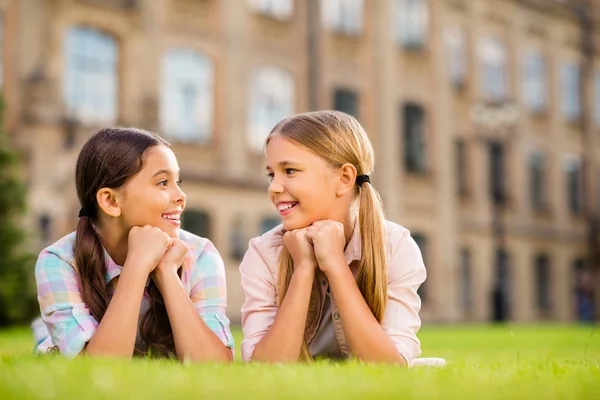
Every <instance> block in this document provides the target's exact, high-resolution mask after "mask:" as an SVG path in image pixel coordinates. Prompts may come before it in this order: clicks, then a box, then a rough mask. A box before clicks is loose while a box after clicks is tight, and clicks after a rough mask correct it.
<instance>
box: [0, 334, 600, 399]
mask: <svg viewBox="0 0 600 400" xmlns="http://www.w3.org/2000/svg"><path fill="white" fill-rule="evenodd" d="M235 335H236V344H237V345H238V349H237V351H236V356H239V354H240V353H239V344H240V342H241V337H240V332H239V331H236V332H235ZM419 336H420V338H421V342H422V343H421V344H422V348H423V356H424V357H443V358H445V359H446V360H447V361H448V363H449V366H448V367H446V368H414V369H402V368H398V367H394V366H385V365H365V364H361V363H358V362H354V361H350V362H346V363H329V362H323V361H321V362H318V363H314V364H311V365H285V366H284V365H258V364H252V365H244V364H242V363H241V362H239V361H238V362H236V363H234V364H232V365H209V364H207V365H181V364H179V363H177V362H175V361H164V360H163V361H157V360H133V361H121V360H109V359H91V358H81V359H76V360H67V359H64V358H61V357H56V356H33V355H31V347H32V341H31V337H30V334H29V330H28V329H24V328H18V329H11V330H6V331H0V399H13V398H14V399H34V398H35V399H40V398H41V399H52V398H62V399H71V398H85V399H96V398H97V399H101V398H102V399H107V398H110V399H113V398H127V399H129V398H140V399H149V398H151V399H154V398H188V399H192V398H194V399H195V398H214V399H230V398H244V399H251V398H257V399H263V398H280V399H296V398H316V397H319V398H343V399H364V398H390V399H392V398H393V399H434V398H441V399H483V398H485V399H506V398H510V399H565V398H568V399H595V398H600V331H597V328H595V327H594V326H563V325H543V326H520V325H519V326H516V325H508V326H483V325H482V326H459V327H446V326H437V327H426V328H423V329H422V331H421V333H420V335H419Z"/></svg>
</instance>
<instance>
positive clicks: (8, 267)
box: [0, 98, 39, 326]
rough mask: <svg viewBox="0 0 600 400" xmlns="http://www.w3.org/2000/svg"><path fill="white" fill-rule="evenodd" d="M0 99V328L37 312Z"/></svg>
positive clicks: (19, 185) (20, 189) (21, 199)
mask: <svg viewBox="0 0 600 400" xmlns="http://www.w3.org/2000/svg"><path fill="white" fill-rule="evenodd" d="M3 111H4V101H3V100H2V99H1V98H0V326H6V325H11V324H18V323H24V322H28V321H30V320H31V318H32V317H33V316H34V315H35V314H36V313H37V312H39V308H38V305H37V300H36V294H35V282H34V262H35V259H34V257H33V255H32V254H30V253H29V252H27V251H26V250H25V249H24V246H23V244H24V240H25V235H26V232H25V231H24V230H23V229H22V228H21V227H20V226H19V220H20V219H22V218H23V215H24V212H25V185H24V184H23V182H22V181H20V180H19V178H18V175H17V173H16V172H17V165H18V164H17V163H18V157H17V152H16V151H14V150H12V149H11V148H10V144H9V140H8V135H6V133H5V132H4V129H3V120H4V119H3V114H4V113H3Z"/></svg>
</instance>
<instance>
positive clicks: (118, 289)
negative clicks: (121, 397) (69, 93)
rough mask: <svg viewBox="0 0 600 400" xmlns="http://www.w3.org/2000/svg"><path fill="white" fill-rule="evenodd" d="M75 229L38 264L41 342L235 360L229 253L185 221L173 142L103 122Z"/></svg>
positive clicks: (116, 353) (103, 352) (82, 180)
mask: <svg viewBox="0 0 600 400" xmlns="http://www.w3.org/2000/svg"><path fill="white" fill-rule="evenodd" d="M75 181H76V186H77V195H78V197H79V201H80V203H81V210H80V212H79V223H78V225H77V231H76V232H73V233H71V234H69V235H67V236H65V237H63V238H62V239H60V240H59V241H58V242H56V243H54V244H53V245H51V246H50V247H48V248H46V249H44V250H43V251H42V252H41V254H40V256H39V258H38V261H37V264H36V268H35V275H36V282H37V290H38V300H39V303H40V309H41V312H42V317H41V319H39V320H37V321H36V322H34V333H35V336H36V340H37V344H36V351H37V352H49V351H53V350H54V351H59V352H60V353H61V354H63V355H65V356H69V357H75V356H77V355H79V354H83V353H85V354H87V355H100V356H113V357H126V358H127V357H131V356H133V355H147V354H151V355H152V356H177V358H179V359H180V360H184V359H185V360H191V361H230V360H231V359H232V356H233V338H232V335H231V332H230V329H229V320H228V319H227V317H226V315H225V312H226V303H227V295H226V286H225V270H224V266H223V261H222V259H221V257H220V255H219V253H218V252H217V250H216V249H215V247H214V246H213V244H212V243H211V242H210V241H209V240H207V239H204V238H200V237H198V236H195V235H193V234H191V233H188V232H185V231H183V230H181V229H180V224H181V222H180V216H181V213H182V212H183V210H184V208H185V201H186V196H185V194H184V193H183V191H182V190H181V187H180V183H181V181H180V180H179V166H178V163H177V159H176V158H175V155H174V153H173V151H172V150H171V148H170V146H169V144H168V143H167V142H166V141H164V140H163V139H161V138H160V137H159V136H157V135H155V134H153V133H150V132H146V131H143V130H138V129H103V130H101V131H99V132H98V133H96V134H95V135H94V136H93V137H92V138H91V139H90V140H89V141H88V142H87V143H86V144H85V145H84V146H83V149H82V150H81V153H80V154H79V158H78V160H77V166H76V177H75Z"/></svg>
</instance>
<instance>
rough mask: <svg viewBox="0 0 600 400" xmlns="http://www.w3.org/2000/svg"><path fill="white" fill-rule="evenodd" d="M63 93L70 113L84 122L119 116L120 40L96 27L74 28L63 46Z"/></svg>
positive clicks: (107, 120)
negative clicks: (118, 62)
mask: <svg viewBox="0 0 600 400" xmlns="http://www.w3.org/2000/svg"><path fill="white" fill-rule="evenodd" d="M64 60H65V70H64V74H63V94H64V99H65V105H66V109H67V113H68V115H69V116H70V117H71V118H75V119H77V120H79V121H81V122H84V123H98V124H100V123H103V124H112V123H114V122H115V121H116V117H117V87H118V82H117V80H118V78H117V44H116V42H115V40H114V39H113V38H112V37H111V36H108V35H106V34H104V33H102V32H100V31H98V30H96V29H92V28H84V27H77V28H71V29H69V31H68V32H67V34H66V40H65V47H64Z"/></svg>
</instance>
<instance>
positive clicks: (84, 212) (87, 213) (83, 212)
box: [78, 206, 95, 218]
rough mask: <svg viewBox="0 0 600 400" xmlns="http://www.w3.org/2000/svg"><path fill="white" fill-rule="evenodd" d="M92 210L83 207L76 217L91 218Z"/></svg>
mask: <svg viewBox="0 0 600 400" xmlns="http://www.w3.org/2000/svg"><path fill="white" fill-rule="evenodd" d="M94 211H95V210H94V209H93V208H92V207H87V206H83V207H81V208H80V209H79V215H78V217H79V218H81V217H88V218H89V217H92V216H93V215H94Z"/></svg>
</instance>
